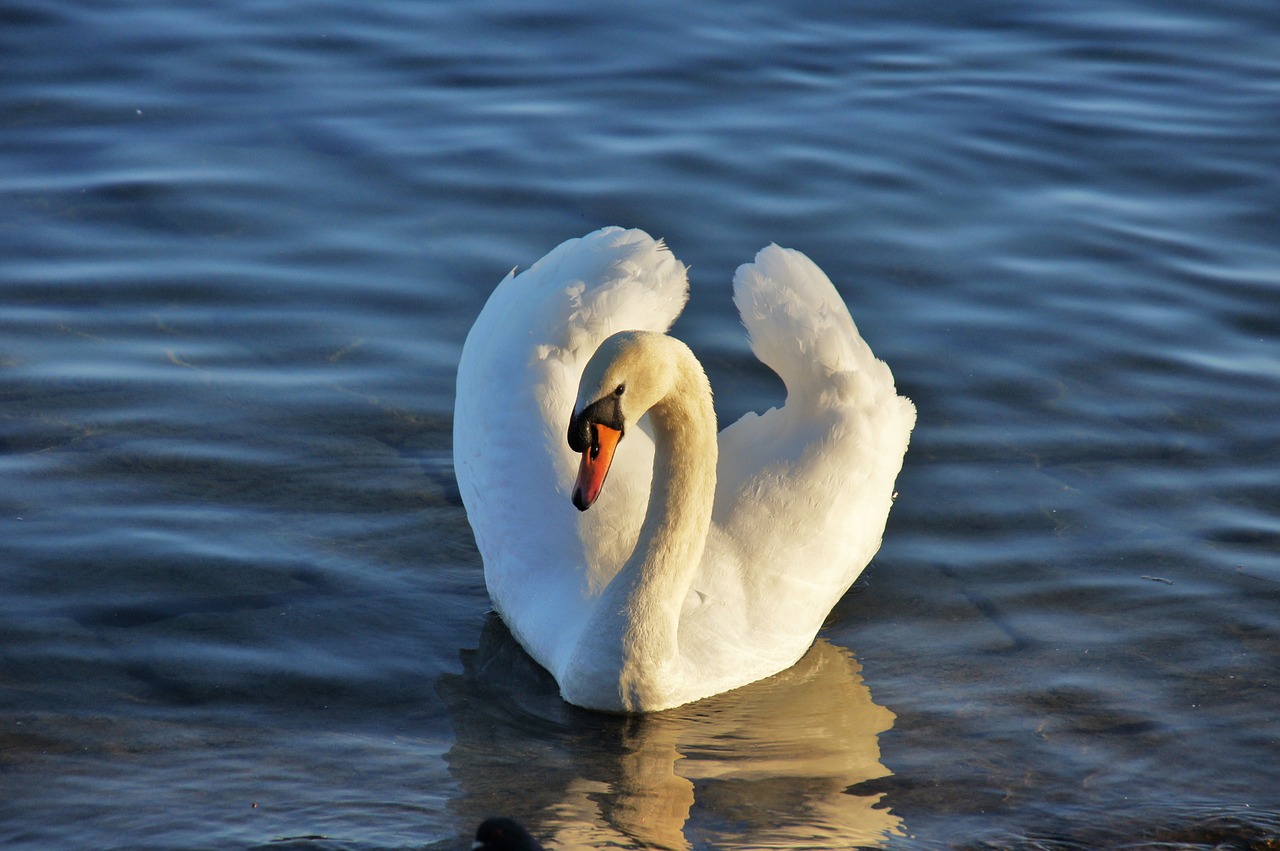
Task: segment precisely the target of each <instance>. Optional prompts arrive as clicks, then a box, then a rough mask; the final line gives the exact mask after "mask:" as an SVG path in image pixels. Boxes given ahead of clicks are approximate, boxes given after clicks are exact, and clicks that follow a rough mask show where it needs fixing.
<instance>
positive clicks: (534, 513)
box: [454, 228, 688, 672]
mask: <svg viewBox="0 0 1280 851" xmlns="http://www.w3.org/2000/svg"><path fill="white" fill-rule="evenodd" d="M687 298H688V279H687V275H686V272H685V267H684V266H683V265H682V264H681V263H680V262H679V261H678V260H676V259H675V257H673V256H672V255H671V253H670V252H669V251H668V250H667V248H666V246H665V245H663V243H662V242H661V241H659V240H654V239H653V238H651V237H650V236H649V235H648V234H646V233H644V232H643V231H639V230H623V229H621V228H605V229H603V230H599V231H596V232H595V233H592V234H589V235H587V236H585V237H582V238H581V239H572V240H569V241H568V242H565V243H563V244H562V245H560V246H559V247H557V248H556V249H554V250H553V251H551V252H550V253H549V254H547V255H546V256H545V257H543V258H542V259H541V260H539V261H538V262H537V263H535V264H534V265H533V266H532V267H530V268H529V269H528V270H526V271H525V272H523V273H521V274H519V275H516V274H514V272H513V273H512V274H511V275H508V276H507V278H506V279H504V280H503V281H502V283H500V284H499V285H498V287H497V289H495V290H494V292H493V294H492V295H491V296H490V297H489V300H488V302H487V303H486V304H485V306H484V309H483V310H482V311H481V313H480V316H479V318H478V319H477V320H476V323H475V325H474V326H473V327H472V329H471V332H470V333H469V334H468V335H467V341H466V344H465V345H464V346H463V350H462V358H461V361H460V362H459V365H458V386H457V401H456V403H455V409H454V466H455V470H456V473H457V477H458V487H459V491H460V492H461V494H462V499H463V502H464V503H465V505H466V507H467V516H468V519H469V520H470V522H471V526H472V529H473V531H474V532H475V536H476V544H477V546H478V547H479V549H480V552H481V554H482V556H483V557H484V563H485V582H486V584H487V585H488V588H489V594H490V597H491V598H492V599H493V601H494V604H495V606H496V607H497V608H498V610H499V612H500V613H501V614H502V616H503V619H504V620H505V621H506V622H507V624H508V626H510V627H511V629H512V631H513V632H514V633H515V634H516V636H517V638H519V639H520V641H521V643H522V644H524V646H525V647H526V648H528V649H529V650H530V652H531V653H532V654H533V655H534V656H535V658H537V659H538V661H539V662H540V663H541V664H542V665H543V666H544V667H547V668H548V669H549V670H551V671H553V672H554V671H557V670H558V666H557V664H556V663H557V661H558V656H559V654H560V652H561V649H562V648H571V647H572V646H573V643H574V641H575V640H576V637H577V636H576V632H577V629H578V626H579V625H577V624H574V623H567V622H565V618H566V613H575V612H583V611H585V610H586V609H587V607H585V606H583V605H582V598H583V597H584V596H589V595H592V594H594V593H595V592H597V591H598V590H599V589H600V588H602V587H603V586H604V585H605V584H607V582H608V580H609V579H610V578H611V577H612V576H613V574H614V573H615V572H616V571H617V568H618V567H619V566H620V565H621V563H622V561H623V560H624V559H625V557H626V555H628V554H629V552H630V550H631V548H632V547H633V546H634V543H635V539H636V536H637V534H638V530H639V526H640V522H641V520H642V519H643V515H644V510H645V505H646V503H647V501H648V495H649V482H650V480H651V478H652V470H653V443H652V440H651V438H650V437H649V436H648V435H647V434H646V433H645V432H644V431H643V430H642V429H634V430H632V431H631V432H629V433H628V435H627V438H626V440H627V443H628V444H629V445H628V447H627V452H626V453H620V455H619V457H618V459H617V461H615V464H614V467H613V469H612V470H611V472H610V476H609V487H608V488H606V489H605V492H604V494H603V495H602V496H601V498H600V500H599V501H598V502H597V503H596V505H595V506H593V508H592V510H591V511H589V512H585V513H582V514H580V513H579V512H578V511H577V510H576V509H575V508H574V507H573V505H572V503H571V502H570V497H569V494H570V488H571V486H572V482H573V478H574V475H575V472H576V469H577V457H576V456H575V455H574V454H573V453H572V452H571V451H570V450H569V447H568V445H567V442H566V439H565V435H566V429H567V427H568V423H569V417H570V416H571V414H572V409H573V404H574V400H575V397H576V396H577V391H578V378H579V376H580V375H581V374H582V370H583V368H584V367H585V365H586V362H587V360H588V359H589V358H590V357H591V355H592V353H593V352H594V351H595V350H596V348H597V346H599V344H600V343H601V341H603V340H604V339H605V338H606V337H607V336H609V335H610V334H612V333H614V332H616V331H623V330H628V329H645V330H653V331H665V330H667V328H669V327H670V325H671V323H672V322H674V321H675V319H676V317H677V316H678V315H679V314H680V311H681V310H682V309H683V307H684V304H685V301H686V299H687ZM584 542H590V543H584ZM601 542H604V543H601ZM517 595H518V597H519V599H520V604H519V605H518V606H517V605H515V604H514V601H515V600H516V599H517ZM508 601H512V604H510V605H508V604H507V603H508Z"/></svg>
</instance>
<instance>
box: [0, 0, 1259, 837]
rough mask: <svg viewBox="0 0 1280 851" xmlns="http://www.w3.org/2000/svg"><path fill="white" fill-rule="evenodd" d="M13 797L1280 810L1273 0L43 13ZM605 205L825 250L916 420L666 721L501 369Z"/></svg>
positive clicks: (39, 3)
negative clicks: (558, 640)
mask: <svg viewBox="0 0 1280 851" xmlns="http://www.w3.org/2000/svg"><path fill="white" fill-rule="evenodd" d="M0 21H2V22H3V25H2V26H0V83H2V85H0V845H2V846H3V847H4V848H6V849H14V848H19V849H52V848H93V849H112V848H163V849H197V848H218V849H227V848H255V847H261V848H292V849H298V848H308V849H325V851H327V850H328V849H384V848H431V849H437V848H438V849H454V848H458V849H461V848H466V847H467V846H468V843H469V839H470V835H471V833H472V831H473V830H474V828H475V826H476V824H477V823H478V822H479V821H480V820H481V818H483V817H484V816H487V815H490V814H507V815H512V816H516V817H518V818H520V819H521V820H522V821H524V822H525V823H526V824H527V825H528V826H529V827H530V829H531V830H532V832H533V833H534V834H535V835H537V836H538V837H540V838H542V839H544V840H545V841H547V843H548V845H549V846H551V847H555V848H588V847H594V848H676V849H679V848H690V849H728V848H757V847H769V848H816V849H833V848H846V847H851V846H857V845H867V846H876V845H880V846H883V847H887V848H890V849H942V848H963V849H980V848H1005V847H1014V848H1036V849H1046V848H1047V849H1068V848H1072V849H1074V848H1099V847H1121V846H1123V847H1125V848H1178V849H1201V848H1203V849H1209V848H1275V847H1277V845H1278V844H1280V769H1278V768H1277V764H1278V763H1280V448H1278V447H1277V431H1278V430H1280V426H1278V425H1277V424H1278V423H1280V14H1278V13H1277V9H1276V7H1275V4H1274V2H1273V0H1240V2H1233V0H1226V2H1220V3H1214V4H1202V3H1189V2H1178V0H1170V2H1166V3H1157V2H1154V0H1151V2H1143V0H1119V2H1108V3H1102V2H1092V0H1084V2H1078V0H1046V2H1042V3H1006V2H996V1H995V0H993V2H982V1H981V0H980V2H976V3H965V4H958V3H946V2H937V3H929V2H913V1H912V0H900V2H892V3H889V2H866V3H822V2H819V3H800V2H792V3H759V4H738V3H729V2H711V3H705V4H686V3H679V4H677V3H674V2H659V3H655V4H644V5H641V4H622V5H621V6H619V5H618V4H603V3H583V2H564V3H546V2H534V3H521V2H515V0H497V2H479V3H417V2H409V0H395V1H394V2H382V3H371V4H351V3H317V2H301V3H287V4H284V3H259V2H248V1H247V0H230V2H226V3H218V4H205V3H192V2H178V0H161V2H157V3H147V4H126V3H118V4H112V3H105V4H98V3H85V2H54V1H53V0H16V2H11V3H7V4H6V5H5V7H4V9H3V10H0ZM606 224H620V225H624V226H630V227H641V228H644V229H646V230H648V231H649V232H651V233H653V234H654V235H656V236H662V237H665V238H666V239H667V241H668V243H669V244H670V245H671V247H672V249H673V250H674V252H675V253H676V255H677V256H678V257H679V258H680V259H682V260H683V261H684V262H686V263H688V264H690V265H691V267H692V268H691V278H692V288H693V295H692V300H691V303H690V306H689V308H688V310H687V311H686V313H685V315H684V317H682V319H681V320H680V321H679V322H678V323H677V325H676V328H675V332H676V333H677V334H678V335H679V336H681V337H682V338H684V339H685V340H687V341H688V342H689V343H690V345H691V346H692V347H693V349H694V350H695V352H697V353H698V354H699V356H700V357H701V358H702V359H703V361H704V362H705V363H706V365H707V368H708V372H709V374H710V377H711V380H712V383H713V386H714V387H715V388H716V392H717V397H716V404H717V408H718V414H719V417H720V419H721V421H722V422H725V423H727V422H730V421H732V420H734V419H736V418H737V417H738V416H740V415H741V414H742V413H743V412H744V411H747V410H753V409H764V408H767V407H769V406H772V405H775V404H778V403H779V402H780V401H781V385H780V383H779V382H778V381H777V380H776V379H775V378H774V377H773V376H772V375H771V374H770V373H769V372H768V371H767V370H766V369H765V368H764V367H762V366H761V365H760V364H758V363H757V362H756V361H755V360H754V358H753V357H752V356H751V354H750V352H749V350H748V348H747V345H746V341H745V339H744V335H743V334H742V332H741V329H740V326H739V323H738V320H737V317H736V315H735V313H734V311H733V309H732V306H731V304H730V302H729V281H730V278H731V276H732V272H733V269H734V268H735V267H736V266H737V265H738V264H739V263H742V262H745V261H747V260H749V259H750V258H751V257H752V256H753V255H754V253H755V251H756V250H757V249H759V248H760V247H761V246H762V245H764V244H766V243H769V242H771V241H776V242H778V243H780V244H782V245H786V246H790V247H794V248H798V249H801V250H802V251H804V252H806V253H807V254H809V255H810V256H811V257H812V258H813V259H814V260H815V261H817V262H818V263H819V264H820V265H821V266H822V267H823V268H824V269H825V270H826V271H827V272H828V274H829V275H830V276H831V277H832V279H833V280H834V281H835V282H836V283H837V285H838V287H839V288H840V291H841V293H842V294H843V295H844V297H845V299H846V301H847V302H848V304H849V306H850V308H851V311H852V312H853V315H854V317H855V318H856V320H857V321H858V323H859V326H860V328H861V330H862V332H863V334H864V335H865V336H866V338H867V339H868V341H869V342H870V343H871V344H872V346H873V348H874V349H875V350H876V352H877V353H878V354H879V355H880V356H881V357H883V358H884V359H885V360H887V361H888V362H889V364H890V365H891V366H892V367H893V369H894V372H895V375H896V377H897V380H898V386H899V388H900V389H901V390H902V392H904V393H905V394H906V395H908V396H910V397H911V398H912V399H914V400H915V402H916V404H917V406H918V407H919V412H920V413H919V425H918V427H917V429H916V432H915V435H914V438H913V442H912V446H911V450H910V452H909V453H908V456H907V459H906V464H905V467H904V470H903V473H902V476H901V477H900V479H899V481H898V493H899V498H898V501H897V504H896V506H895V508H894V511H893V514H892V516H891V517H890V521H889V527H888V530H887V533H886V538H885V543H884V547H883V548H882V550H881V551H880V553H879V555H878V556H877V558H876V560H875V561H874V562H873V564H872V566H871V567H870V568H869V569H868V570H867V572H866V573H865V574H864V577H863V579H861V580H860V581H859V582H858V583H857V585H855V587H854V588H853V589H852V591H851V592H850V593H849V594H848V595H847V596H846V598H845V599H844V600H843V601H842V602H841V603H840V605H839V606H838V607H837V608H836V610H835V611H834V612H833V614H832V616H831V617H830V619H829V621H828V624H827V626H826V628H825V629H824V630H823V632H822V633H821V635H820V638H819V641H818V643H817V644H816V645H815V647H814V649H813V651H812V652H811V653H810V654H809V656H807V657H806V658H805V659H804V660H803V661H802V662H801V663H800V665H798V666H797V667H796V668H795V669H793V670H791V671H788V672H785V673H783V674H781V675H779V676H777V677H775V678H773V679H771V680H768V681H765V682H762V683H758V684H756V685H753V686H750V687H748V688H746V689H743V690H741V691H739V692H735V693H732V694H729V695H722V696H720V697H717V698H713V699H711V700H708V701H705V702H702V703H698V704H694V705H691V706H688V707H685V708H683V709H680V710H676V711H673V712H670V713H663V714H661V715H658V716H654V717H648V718H642V719H632V720H626V719H621V718H615V717H608V716H600V715H594V714H591V713H587V712H582V711H579V710H576V709H573V708H571V707H568V706H566V705H564V704H563V703H561V702H560V700H559V698H558V697H557V696H556V691H555V688H554V684H553V683H552V682H551V681H550V680H549V678H548V677H547V676H546V675H545V674H544V673H542V672H541V671H540V670H539V669H537V668H536V666H534V665H533V664H532V663H531V662H530V661H529V660H528V659H527V657H525V656H524V655H523V654H522V652H521V651H520V650H519V649H518V648H517V647H516V646H515V645H514V644H513V641H512V640H511V638H510V637H509V635H508V634H506V632H505V630H504V629H503V627H502V626H501V624H500V623H498V622H496V621H495V619H494V617H493V616H492V615H491V614H490V613H489V605H488V601H487V598H486V595H485V590H484V584H483V578H482V569H481V563H480V559H479V556H478V554H477V553H476V550H475V548H474V543H473V541H472V538H471V533H470V529H469V527H468V525H467V521H466V516H465V513H464V511H463V509H462V507H461V505H460V502H459V499H458V495H457V489H456V485H455V482H454V480H453V473H452V459H451V453H450V444H451V436H450V432H451V425H452V423H451V418H452V410H453V394H454V390H453V381H454V370H455V367H456V364H457V360H458V356H459V353H460V350H461V346H462V341H463V339H464V337H465V335H466V333H467V330H468V328H469V327H470V324H471V322H472V321H473V319H474V318H475V316H476V314H477V313H478V312H479V310H480V307H481V305H482V304H483V303H484V300H485V298H486V297H487V295H488V293H489V292H490V290H491V289H492V287H493V286H494V285H495V284H496V283H497V282H498V280H499V279H501V278H502V277H503V276H504V275H505V274H506V273H507V271H508V270H509V269H510V268H511V267H512V266H516V265H519V266H521V267H525V266H528V265H529V264H530V263H532V262H533V261H534V260H536V259H537V258H538V257H539V256H541V255H542V254H543V253H545V252H546V251H548V250H550V249H551V248H552V247H554V246H555V245H556V244H558V243H559V242H561V241H562V240H564V239H567V238H569V237H573V236H578V235H581V234H583V233H586V232H588V231H591V230H594V229H595V228H597V227H600V226H602V225H606Z"/></svg>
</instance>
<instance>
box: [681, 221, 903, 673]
mask: <svg viewBox="0 0 1280 851" xmlns="http://www.w3.org/2000/svg"><path fill="white" fill-rule="evenodd" d="M734 302H735V304H736V305H737V307H738V310H739V312H740V314H741V315H742V321H743V324H744V325H745V326H746V328H747V332H748V334H749V335H750V339H751V348H752V351H754V352H755V354H756V356H757V357H758V358H760V360H761V361H762V362H763V363H765V364H766V365H768V366H769V367H770V368H771V369H773V371H774V372H776V373H777V374H778V375H779V377H781V378H782V380H783V382H784V383H785V384H786V388H787V399H786V404H785V405H783V407H781V408H774V409H771V410H769V411H767V412H766V413H764V414H762V415H756V414H754V413H748V414H746V415H745V416H743V417H742V418H741V419H740V420H738V421H737V422H736V423H734V424H733V425H731V426H729V427H728V428H726V429H725V430H724V431H722V432H721V433H720V463H719V467H718V470H717V476H718V481H717V487H716V504H715V513H714V521H713V522H714V523H715V526H716V529H717V532H718V533H722V534H718V535H717V537H716V541H717V542H718V544H719V550H718V554H716V553H709V554H708V556H709V558H714V559H717V560H718V561H719V564H718V565H712V564H708V565H706V567H707V573H708V580H709V581H710V582H711V583H712V584H715V585H719V584H721V582H722V581H723V580H722V579H718V578H715V577H713V576H712V575H711V574H714V573H716V572H717V571H725V570H737V571H739V572H740V573H741V581H742V583H743V586H744V590H743V593H744V595H745V597H746V606H747V609H748V614H747V616H746V619H747V621H748V622H749V623H751V624H752V629H753V631H761V632H765V633H769V632H773V633H775V634H776V636H777V640H778V644H779V646H781V645H784V644H786V643H787V642H788V641H789V640H790V638H792V637H799V638H798V639H797V640H800V639H803V637H804V636H809V637H811V636H812V635H813V634H814V632H815V631H816V630H817V629H818V627H819V626H821V622H822V619H823V618H824V617H825V616H826V615H827V613H828V612H829V611H830V609H831V607H832V606H833V605H834V604H835V602H836V601H837V600H838V599H839V597H840V596H841V595H842V594H843V593H844V592H845V591H846V590H847V589H848V588H849V586H850V585H851V584H852V583H853V581H854V580H855V579H856V578H857V577H858V574H859V573H860V572H861V571H862V569H863V568H864V567H865V566H866V564H867V562H868V561H870V559H871V557H872V556H873V555H874V554H875V552H876V550H878V549H879V547H880V539H881V536H882V534H883V532H884V518H885V517H886V516H887V514H888V511H889V507H890V505H891V504H892V501H893V484H894V480H895V478H896V477H897V474H898V472H899V470H900V469H901V466H902V458H903V455H904V453H905V452H906V448H907V442H908V440H909V438H910V435H911V429H912V427H913V425H914V423H915V416H916V412H915V406H914V405H913V404H912V403H911V401H910V400H908V399H906V398H904V397H901V396H898V395H897V392H896V390H895V388H894V383H893V375H892V374H891V373H890V371H889V367H888V366H887V365H886V364H885V363H884V362H883V361H880V360H877V359H876V357H875V355H874V354H872V352H871V349H870V348H869V347H868V346H867V344H866V343H865V342H864V341H863V339H862V337H861V336H860V335H859V334H858V329H857V327H856V326H855V325H854V322H853V319H852V318H851V317H850V316H849V311H848V309H847V308H846V307H845V304H844V302H843V301H842V300H841V298H840V295H839V293H837V292H836V289H835V287H834V286H833V285H832V284H831V281H830V279H828V278H827V276H826V275H825V274H824V273H823V272H822V270H821V269H819V268H818V267H817V266H816V265H815V264H814V263H813V262H812V261H811V260H809V258H807V257H805V256H804V255H803V254H801V253H800V252H798V251H793V250H788V249H783V248H779V247H778V246H776V245H771V246H769V247H767V248H764V249H763V250H761V251H760V253H759V254H757V255H756V259H755V262H754V263H748V264H745V265H743V266H741V267H740V268H739V269H738V271H737V273H736V274H735V276H734ZM807 643H808V642H807V639H803V640H802V641H801V646H800V647H799V650H798V651H797V652H803V650H804V647H805V646H807Z"/></svg>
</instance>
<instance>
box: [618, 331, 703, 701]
mask: <svg viewBox="0 0 1280 851" xmlns="http://www.w3.org/2000/svg"><path fill="white" fill-rule="evenodd" d="M672 342H673V343H675V344H676V346H677V347H678V348H677V349H676V351H677V355H676V363H677V374H676V379H675V381H674V382H673V385H672V388H671V390H670V391H669V392H668V393H667V395H666V396H664V397H663V398H662V399H661V400H659V401H658V402H657V403H656V404H655V405H654V406H653V407H652V408H650V409H649V412H648V413H649V421H650V423H651V424H652V426H653V435H654V460H653V483H652V486H651V488H650V492H649V507H648V510H647V512H646V514H645V520H644V524H643V526H642V527H641V530H640V537H639V539H638V541H637V543H636V549H635V551H634V552H633V553H632V555H631V558H630V559H629V560H628V562H627V564H626V565H624V566H623V568H622V570H621V571H620V572H619V577H618V578H619V579H623V582H624V587H627V588H628V594H627V597H628V599H627V601H626V610H627V611H628V612H630V613H631V616H630V617H629V618H627V624H626V627H625V633H624V635H623V636H622V638H623V643H622V651H623V680H622V683H621V685H622V689H623V694H622V696H623V702H624V705H625V704H626V703H628V702H631V701H633V700H634V701H636V702H637V705H649V706H652V705H654V702H655V701H658V702H660V701H661V697H660V696H659V695H656V694H653V693H652V690H653V689H656V688H659V687H660V684H663V683H670V682H672V681H673V676H672V674H673V673H676V672H675V671H674V670H673V669H675V668H678V665H679V655H678V648H679V645H678V638H679V626H680V612H681V610H682V608H683V607H684V601H685V598H686V597H687V596H688V593H689V587H690V585H691V584H692V583H693V579H694V577H695V576H696V575H697V572H698V567H699V564H700V563H701V561H702V553H703V550H704V549H705V547H706V542H707V533H708V531H709V529H710V526H711V511H712V507H713V505H714V502H715V488H716V460H717V445H716V420H715V409H714V407H713V406H712V403H711V387H710V385H709V384H708V382H707V377H706V373H705V372H703V369H702V365H701V364H700V363H698V361H697V359H696V358H695V357H694V356H693V353H692V352H690V351H689V349H688V348H687V347H686V346H685V345H684V344H683V343H678V342H677V341H674V340H672ZM624 577H625V578H624ZM674 679H675V680H678V679H679V678H678V676H676V677H674Z"/></svg>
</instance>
